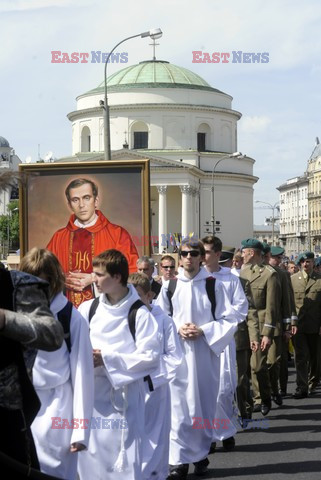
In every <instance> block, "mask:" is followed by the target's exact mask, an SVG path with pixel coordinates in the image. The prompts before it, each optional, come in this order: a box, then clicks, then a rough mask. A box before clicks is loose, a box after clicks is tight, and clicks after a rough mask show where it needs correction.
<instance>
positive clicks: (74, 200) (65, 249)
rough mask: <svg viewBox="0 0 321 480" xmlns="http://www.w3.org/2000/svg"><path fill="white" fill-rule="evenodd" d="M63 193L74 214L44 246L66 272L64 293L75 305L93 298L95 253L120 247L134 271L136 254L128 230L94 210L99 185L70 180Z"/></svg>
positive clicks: (81, 180) (96, 203) (131, 269)
mask: <svg viewBox="0 0 321 480" xmlns="http://www.w3.org/2000/svg"><path fill="white" fill-rule="evenodd" d="M65 194H66V197H67V201H68V205H69V207H70V209H71V210H72V212H73V214H72V215H71V217H70V219H69V222H68V224H67V225H66V227H64V228H61V229H59V230H57V232H56V233H55V234H54V235H53V237H52V238H51V240H50V242H49V243H48V245H47V248H48V250H50V251H51V252H53V253H54V254H55V255H56V256H57V258H58V259H59V261H60V263H61V265H62V267H63V270H64V272H65V275H66V295H67V297H68V298H69V300H70V301H71V302H72V303H73V304H74V305H75V306H76V307H78V306H79V305H80V304H81V303H82V302H84V301H85V300H90V299H91V298H93V297H94V292H93V278H92V259H93V257H94V256H96V255H98V254H99V253H101V252H103V251H105V250H109V249H110V248H115V249H116V250H120V251H121V252H122V253H123V254H124V255H125V256H126V258H127V260H128V264H129V269H130V272H131V273H132V272H135V271H136V261H137V259H138V253H137V249H136V247H135V245H134V243H133V241H132V239H131V237H130V235H129V233H128V232H127V230H125V229H124V228H123V227H120V226H119V225H115V224H113V223H111V222H109V220H108V219H107V218H106V217H105V216H104V215H103V214H102V213H101V211H100V210H96V207H97V205H98V188H97V186H96V184H95V183H94V182H92V181H91V180H89V179H86V178H78V179H76V180H73V181H72V182H70V183H69V185H68V186H67V188H66V191H65Z"/></svg>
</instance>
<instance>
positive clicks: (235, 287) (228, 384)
mask: <svg viewBox="0 0 321 480" xmlns="http://www.w3.org/2000/svg"><path fill="white" fill-rule="evenodd" d="M208 273H209V275H211V276H212V277H214V278H216V279H218V280H220V281H221V282H222V283H223V285H224V288H225V290H226V294H227V297H228V299H229V302H230V303H231V305H232V306H233V308H234V310H235V317H234V318H235V320H236V321H237V322H238V323H240V322H243V321H244V320H245V319H246V315H247V312H248V301H247V298H246V296H245V293H244V290H243V287H242V285H241V282H240V280H239V278H237V276H236V275H233V273H232V272H231V269H230V268H227V267H221V268H220V270H219V271H218V272H212V273H210V272H208ZM236 387H237V378H236V348H235V340H234V338H233V339H232V340H231V342H230V343H229V345H227V347H226V348H225V349H224V351H223V352H222V353H221V366H220V387H219V392H218V397H217V403H216V413H215V418H219V419H225V422H224V425H222V424H221V428H219V429H214V430H213V442H216V441H218V440H225V439H227V438H230V437H233V436H234V435H235V434H236V432H237V428H236V425H237V422H236V418H237V408H234V395H235V392H236Z"/></svg>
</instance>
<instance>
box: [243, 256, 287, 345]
mask: <svg viewBox="0 0 321 480" xmlns="http://www.w3.org/2000/svg"><path fill="white" fill-rule="evenodd" d="M240 276H241V278H244V279H245V280H248V281H249V283H250V287H251V292H252V296H253V302H254V308H255V309H256V310H257V314H258V318H259V334H260V336H267V337H269V338H273V336H274V330H275V326H276V319H277V315H278V307H277V305H278V303H279V302H280V298H279V282H278V278H277V273H276V271H275V270H274V269H273V268H272V267H270V266H269V265H245V267H243V268H242V269H241V273H240ZM251 310H253V309H252V308H251V307H249V322H250V315H251V314H252V312H251Z"/></svg>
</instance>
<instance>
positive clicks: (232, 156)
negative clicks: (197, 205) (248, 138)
mask: <svg viewBox="0 0 321 480" xmlns="http://www.w3.org/2000/svg"><path fill="white" fill-rule="evenodd" d="M244 157H245V155H242V153H241V152H234V153H229V154H228V155H224V157H222V158H220V159H219V160H218V161H217V162H216V163H215V165H214V168H213V170H212V214H211V218H212V220H211V222H212V235H215V208H214V207H215V205H214V174H215V170H216V167H217V165H218V164H219V163H221V161H222V160H226V159H227V158H244Z"/></svg>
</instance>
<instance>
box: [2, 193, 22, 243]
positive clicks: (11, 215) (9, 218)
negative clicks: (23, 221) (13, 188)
mask: <svg viewBox="0 0 321 480" xmlns="http://www.w3.org/2000/svg"><path fill="white" fill-rule="evenodd" d="M18 205H19V201H18V200H12V201H11V202H10V203H9V205H8V207H7V209H8V215H0V241H1V244H2V245H3V244H4V243H6V244H8V234H9V237H10V246H12V247H13V248H14V249H17V248H18V247H19V211H18V208H19V206H18ZM8 224H9V228H8Z"/></svg>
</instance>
